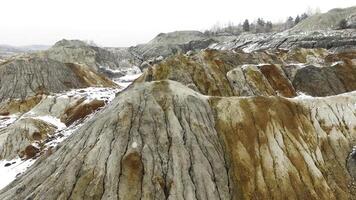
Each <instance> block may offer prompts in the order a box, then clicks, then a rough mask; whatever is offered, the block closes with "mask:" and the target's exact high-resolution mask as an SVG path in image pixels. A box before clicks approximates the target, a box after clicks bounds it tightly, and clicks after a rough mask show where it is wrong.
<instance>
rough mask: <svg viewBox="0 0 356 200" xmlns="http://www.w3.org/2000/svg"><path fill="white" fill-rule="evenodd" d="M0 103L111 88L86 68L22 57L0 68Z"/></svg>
mask: <svg viewBox="0 0 356 200" xmlns="http://www.w3.org/2000/svg"><path fill="white" fill-rule="evenodd" d="M0 74H1V79H0V101H4V100H6V99H9V98H21V99H24V98H26V97H29V96H34V95H36V94H43V93H48V92H61V91H64V90H69V89H73V88H82V87H89V86H94V85H96V86H100V85H101V86H113V85H115V84H114V83H113V82H111V81H110V80H109V79H107V78H105V77H102V76H100V75H98V74H97V73H96V72H94V71H93V70H90V69H89V67H84V66H81V65H75V64H64V63H61V62H58V61H56V60H52V59H48V58H44V57H37V56H24V57H19V58H15V59H12V60H8V61H7V62H4V63H2V64H1V65H0Z"/></svg>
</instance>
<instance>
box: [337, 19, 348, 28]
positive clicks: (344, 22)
mask: <svg viewBox="0 0 356 200" xmlns="http://www.w3.org/2000/svg"><path fill="white" fill-rule="evenodd" d="M339 28H340V29H347V28H348V27H347V21H346V19H342V20H341V21H340V22H339Z"/></svg>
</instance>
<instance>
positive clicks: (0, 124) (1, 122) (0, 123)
mask: <svg viewBox="0 0 356 200" xmlns="http://www.w3.org/2000/svg"><path fill="white" fill-rule="evenodd" d="M17 118H18V116H17V115H9V116H0V129H1V128H5V127H7V126H9V125H10V124H12V123H14V122H15V121H16V120H17Z"/></svg>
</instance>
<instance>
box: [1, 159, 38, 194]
mask: <svg viewBox="0 0 356 200" xmlns="http://www.w3.org/2000/svg"><path fill="white" fill-rule="evenodd" d="M35 161H36V160H34V159H29V160H21V159H20V158H16V159H13V160H9V161H7V160H0V175H1V176H0V177H1V178H0V189H2V188H4V187H5V186H7V185H8V184H9V183H11V182H12V181H13V180H14V179H15V178H16V176H17V175H18V174H21V173H23V172H25V171H26V169H27V168H28V167H30V166H31V165H32V164H33V163H34V162H35ZM5 165H10V166H7V167H5Z"/></svg>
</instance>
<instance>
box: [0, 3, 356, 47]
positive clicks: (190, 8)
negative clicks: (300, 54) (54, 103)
mask: <svg viewBox="0 0 356 200" xmlns="http://www.w3.org/2000/svg"><path fill="white" fill-rule="evenodd" d="M354 5H356V2H355V0H293V1H287V0H259V1H257V0H244V1H240V0H214V1H210V0H1V1H0V7H1V11H0V44H11V45H30V44H45V45H51V44H53V43H55V42H56V41H58V40H60V39H62V38H66V39H82V40H93V41H95V42H96V43H97V44H99V45H102V46H130V45H135V44H138V43H144V42H147V41H149V40H150V39H152V38H153V37H154V36H156V35H157V34H158V33H160V32H170V31H175V30H204V29H208V28H210V27H211V26H213V25H214V24H216V23H217V22H220V23H221V24H225V23H228V22H229V21H231V22H233V23H235V24H238V23H239V22H241V21H242V20H244V19H245V18H248V19H250V20H253V19H255V18H257V17H263V18H265V19H269V20H272V21H279V20H284V19H286V17H287V16H289V15H292V16H295V15H297V14H300V13H302V12H304V11H306V10H307V9H308V7H310V8H316V7H319V8H320V10H321V11H322V12H325V11H327V10H329V9H332V8H336V7H339V8H342V7H349V6H354Z"/></svg>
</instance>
